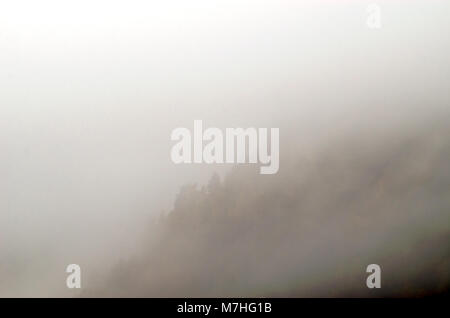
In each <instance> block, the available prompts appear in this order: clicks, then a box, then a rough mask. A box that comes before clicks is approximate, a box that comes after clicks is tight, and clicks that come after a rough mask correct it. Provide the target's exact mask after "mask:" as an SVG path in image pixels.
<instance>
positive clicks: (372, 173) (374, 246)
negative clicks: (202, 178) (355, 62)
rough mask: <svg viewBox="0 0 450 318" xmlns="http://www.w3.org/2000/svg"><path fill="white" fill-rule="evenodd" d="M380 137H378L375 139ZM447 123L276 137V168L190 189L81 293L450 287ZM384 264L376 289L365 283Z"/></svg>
mask: <svg viewBox="0 0 450 318" xmlns="http://www.w3.org/2000/svg"><path fill="white" fill-rule="evenodd" d="M381 135H383V136H384V137H385V138H380V136H381ZM449 136H450V128H449V126H448V125H447V124H446V120H441V121H436V120H435V121H432V122H428V123H427V124H426V125H420V127H409V128H405V127H403V128H402V129H396V130H395V132H392V131H390V132H382V129H380V130H379V134H377V133H372V134H364V133H358V134H356V133H355V131H353V133H352V134H343V135H341V136H334V137H331V136H330V137H329V138H328V140H327V142H322V143H320V146H317V145H316V147H312V148H310V149H308V151H305V149H304V148H302V147H300V146H299V145H298V144H296V142H295V138H287V137H289V136H287V135H286V134H284V135H283V133H281V141H280V170H279V172H278V174H276V175H269V176H268V175H260V174H259V173H258V167H257V166H255V165H238V166H236V167H235V168H233V169H232V171H231V172H230V173H228V174H227V175H226V176H225V177H224V178H223V179H221V178H220V177H219V176H218V175H213V176H212V177H211V179H210V181H209V183H208V184H207V185H205V186H198V185H196V184H187V185H185V186H184V187H182V188H181V189H180V192H179V194H178V195H177V197H176V200H175V203H174V207H173V209H172V211H170V212H169V213H165V214H162V215H161V216H160V217H159V218H157V219H155V220H154V221H152V222H151V224H149V225H148V231H147V237H146V238H144V239H142V241H141V242H140V249H139V252H138V253H136V255H135V256H133V257H130V258H126V259H123V260H122V261H121V262H119V263H117V264H116V265H114V266H113V269H112V270H108V271H103V272H102V271H101V270H99V271H98V272H97V273H96V274H95V275H92V276H90V277H91V279H90V280H89V281H88V282H87V283H86V285H85V288H84V289H83V290H82V292H81V294H80V295H81V296H83V297H98V296H100V297H104V296H112V297H134V296H135V297H301V296H306V297H314V296H318V297H343V296H350V297H361V296H364V297H382V296H389V297H405V296H424V295H433V294H440V293H443V292H447V291H448V288H449V282H450V276H449V268H450V246H449V242H450V227H449V224H450V222H449V221H450V219H449V218H450V213H449V211H450V196H449V193H450V165H449V158H450V138H448V137H449ZM372 263H376V264H379V265H380V266H381V270H382V283H381V286H382V288H381V289H377V290H370V289H368V288H367V287H366V285H365V280H366V277H367V275H368V274H367V273H366V272H365V269H366V266H367V265H368V264H372Z"/></svg>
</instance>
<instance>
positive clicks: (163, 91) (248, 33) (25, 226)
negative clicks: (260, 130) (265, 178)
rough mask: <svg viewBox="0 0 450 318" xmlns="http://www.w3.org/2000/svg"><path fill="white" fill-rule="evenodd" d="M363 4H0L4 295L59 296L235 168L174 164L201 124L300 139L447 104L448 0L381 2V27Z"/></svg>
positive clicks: (194, 0) (423, 113) (428, 113)
mask: <svg viewBox="0 0 450 318" xmlns="http://www.w3.org/2000/svg"><path fill="white" fill-rule="evenodd" d="M368 3H370V2H368V1H294V0H291V1H287V0H284V1H279V0H278V1H275V0H274V1H261V0H254V1H248V0H240V1H234V0H227V1H206V0H205V1H199V0H191V1H181V0H179V1H173V0H169V1H133V0H131V1H106V0H100V1H96V0H93V1H84V0H81V1H47V0H42V1H31V0H30V1H20V0H17V1H8V0H0V296H13V295H21V296H47V295H63V294H61V293H60V292H62V291H65V277H66V274H65V273H64V270H65V266H66V265H67V264H70V263H78V264H80V265H82V268H83V266H90V265H91V264H92V266H104V267H105V268H106V267H107V266H108V265H107V263H105V259H107V260H115V259H117V258H120V257H124V256H125V255H126V254H127V253H129V252H131V251H132V250H133V246H134V239H135V237H136V233H139V232H140V231H141V230H143V229H144V226H145V222H147V220H148V218H149V216H151V215H158V214H159V213H161V211H162V210H163V209H165V210H168V209H170V208H171V206H172V204H173V198H174V196H175V194H176V193H177V191H178V189H179V187H180V186H181V185H183V184H185V183H187V182H200V183H203V182H205V181H206V180H207V179H208V177H209V176H210V175H211V173H212V172H213V171H219V172H221V173H222V172H223V171H225V170H226V169H228V168H229V166H222V167H216V166H207V165H180V166H175V165H174V164H172V162H171V161H170V147H171V146H172V143H171V141H170V132H171V131H172V129H174V128H176V127H179V126H184V127H188V128H192V125H193V120H194V119H201V120H203V122H204V125H205V126H214V127H219V128H225V127H250V126H255V127H269V128H270V127H280V128H281V134H282V135H283V130H282V128H283V127H288V126H289V127H291V128H290V131H291V132H294V134H293V138H294V136H295V138H298V140H299V142H302V143H305V144H307V143H314V142H315V140H316V138H326V136H327V134H333V135H334V134H338V133H340V132H341V131H345V130H348V129H357V128H358V127H365V129H370V126H371V125H373V126H377V127H380V126H381V127H382V126H383V125H385V126H386V127H393V126H395V125H403V124H405V125H406V124H408V122H409V121H410V120H411V121H414V120H415V121H417V120H419V119H421V118H425V117H432V116H441V115H442V114H444V115H448V111H447V110H448V106H449V93H448V89H449V87H450V61H449V56H450V46H449V44H450V43H449V42H450V22H449V17H450V2H448V1H377V2H376V3H378V4H379V5H380V7H381V9H382V28H381V29H379V30H372V29H369V28H367V26H366V19H367V12H366V7H367V4H368ZM282 147H283V145H281V149H280V150H281V159H280V160H281V163H280V169H282V168H283V162H282V160H283V155H282V151H283V148H282ZM102 264H104V265H102ZM108 264H109V263H108Z"/></svg>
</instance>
